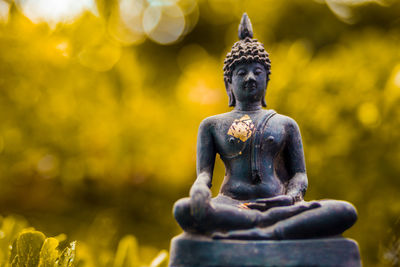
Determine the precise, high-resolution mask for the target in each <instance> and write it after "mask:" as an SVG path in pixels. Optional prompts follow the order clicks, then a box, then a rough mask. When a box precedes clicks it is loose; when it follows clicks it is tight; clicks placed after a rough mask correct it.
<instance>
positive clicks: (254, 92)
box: [229, 62, 267, 103]
mask: <svg viewBox="0 0 400 267" xmlns="http://www.w3.org/2000/svg"><path fill="white" fill-rule="evenodd" d="M229 87H230V90H232V93H233V95H234V96H235V99H236V101H238V102H243V103H254V102H260V103H261V100H262V99H263V97H264V95H265V89H266V87H267V72H266V70H265V68H264V66H263V65H261V64H260V63H258V62H250V63H246V62H244V63H241V64H239V65H237V66H236V67H235V69H234V70H233V72H232V83H230V84H229Z"/></svg>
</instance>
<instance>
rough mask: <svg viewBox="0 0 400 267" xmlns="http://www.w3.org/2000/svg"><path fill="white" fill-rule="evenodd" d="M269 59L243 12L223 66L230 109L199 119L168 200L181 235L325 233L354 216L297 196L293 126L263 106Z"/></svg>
mask: <svg viewBox="0 0 400 267" xmlns="http://www.w3.org/2000/svg"><path fill="white" fill-rule="evenodd" d="M270 63H271V62H270V60H269V57H268V53H267V52H266V51H265V49H264V47H263V45H262V44H261V43H259V42H258V41H257V40H255V39H253V30H252V26H251V23H250V20H249V18H248V17H247V15H246V14H244V15H243V17H242V21H241V24H240V26H239V41H238V42H236V43H235V44H234V45H233V47H232V50H231V52H229V53H228V55H227V57H226V59H225V66H224V80H225V87H226V90H227V93H228V96H229V105H230V106H232V107H234V109H233V110H232V111H230V112H228V113H224V114H219V115H216V116H212V117H209V118H206V119H205V120H204V121H203V122H202V123H201V125H200V128H199V133H198V143H197V179H196V181H195V182H194V184H193V186H192V187H191V190H190V197H189V198H184V199H180V200H179V201H177V202H176V203H175V206H174V216H175V218H176V220H177V222H178V223H179V225H180V226H181V227H182V229H183V230H184V231H185V233H186V238H187V235H188V234H189V235H192V236H196V235H200V236H202V237H207V238H212V239H214V240H215V239H228V240H232V239H233V240H238V239H240V240H289V239H308V238H319V237H331V236H337V235H340V234H341V233H343V232H344V231H345V230H346V229H348V228H350V227H351V226H352V225H353V224H354V223H355V221H356V219H357V213H356V210H355V208H354V207H353V206H352V205H351V204H350V203H348V202H345V201H338V200H321V201H311V202H306V201H304V200H303V198H304V194H305V193H306V189H307V184H308V181H307V174H306V168H305V160H304V152H303V145H302V140H301V135H300V131H299V127H298V125H297V123H296V122H295V121H294V120H293V119H291V118H289V117H287V116H284V115H281V114H278V113H276V112H275V111H273V110H268V109H265V108H264V107H266V102H265V93H266V88H267V84H268V81H269V76H270V67H271V66H270ZM217 154H219V155H220V157H221V159H222V161H223V162H224V164H225V170H226V171H225V178H224V181H223V184H222V187H221V189H220V192H219V194H218V196H217V197H215V198H212V197H211V192H210V187H211V184H212V174H213V169H214V163H215V159H216V155H217ZM212 239H210V240H212ZM207 242H211V241H207ZM213 242H219V241H213ZM252 242H253V241H252ZM357 253H358V251H357ZM200 265H201V264H200Z"/></svg>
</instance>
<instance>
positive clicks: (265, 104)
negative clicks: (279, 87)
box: [261, 75, 269, 108]
mask: <svg viewBox="0 0 400 267" xmlns="http://www.w3.org/2000/svg"><path fill="white" fill-rule="evenodd" d="M268 81H269V75H267V82H266V86H265V90H264V95H263V98H262V99H261V105H262V106H263V107H264V108H266V107H267V101H266V100H265V95H266V94H267V87H268Z"/></svg>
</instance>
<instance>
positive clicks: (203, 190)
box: [190, 184, 211, 221]
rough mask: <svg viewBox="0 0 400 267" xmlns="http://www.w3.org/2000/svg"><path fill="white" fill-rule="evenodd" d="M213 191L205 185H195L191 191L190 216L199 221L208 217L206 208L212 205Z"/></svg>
mask: <svg viewBox="0 0 400 267" xmlns="http://www.w3.org/2000/svg"><path fill="white" fill-rule="evenodd" d="M210 199H211V191H210V189H209V188H208V186H206V185H204V184H194V185H193V186H192V188H191V189H190V214H191V215H192V216H193V217H194V219H195V220H197V221H199V220H201V219H203V218H204V217H205V215H206V208H207V206H208V204H209V203H210Z"/></svg>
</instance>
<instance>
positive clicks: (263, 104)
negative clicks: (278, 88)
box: [261, 94, 267, 108]
mask: <svg viewBox="0 0 400 267" xmlns="http://www.w3.org/2000/svg"><path fill="white" fill-rule="evenodd" d="M261 105H262V106H263V107H264V108H266V107H267V102H266V101H265V94H264V97H263V98H262V99H261Z"/></svg>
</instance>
